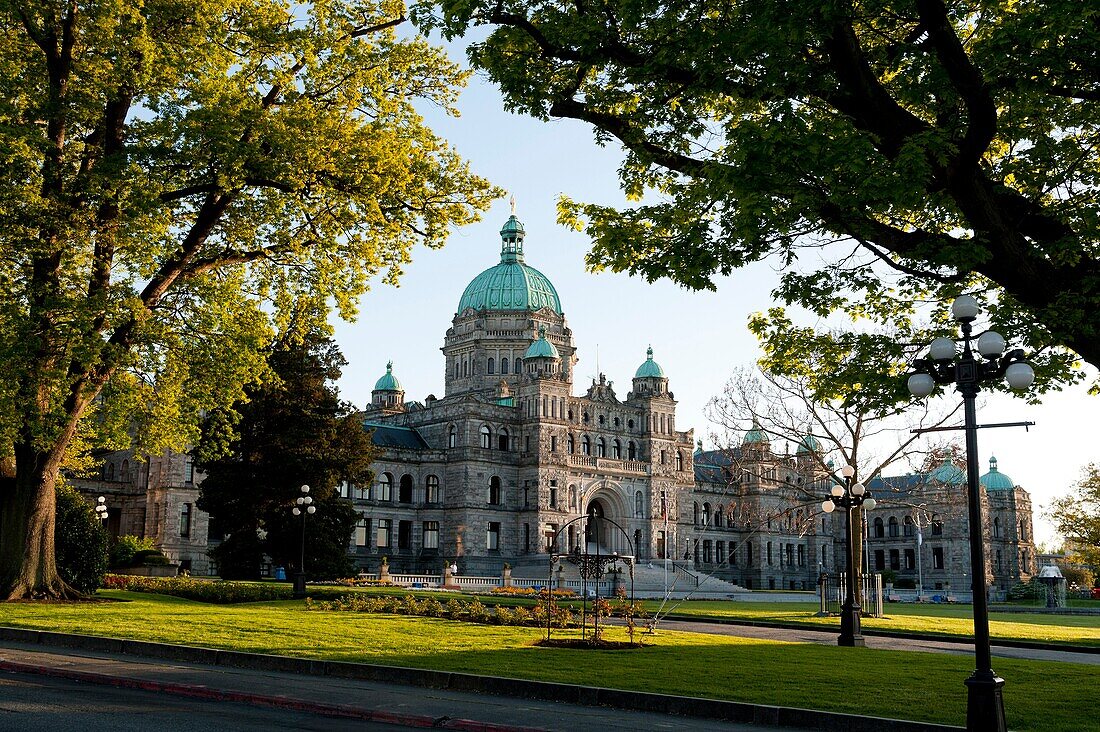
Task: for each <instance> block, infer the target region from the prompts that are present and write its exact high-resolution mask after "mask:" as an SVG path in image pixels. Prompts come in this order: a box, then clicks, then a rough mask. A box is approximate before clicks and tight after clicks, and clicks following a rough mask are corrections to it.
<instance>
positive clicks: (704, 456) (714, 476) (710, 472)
mask: <svg viewBox="0 0 1100 732" xmlns="http://www.w3.org/2000/svg"><path fill="white" fill-rule="evenodd" d="M740 458H741V450H740V449H739V448H734V449H732V450H707V451H705V452H696V453H695V457H694V459H693V463H692V467H694V468H695V480H696V482H699V483H723V484H725V483H729V482H730V481H731V480H736V479H738V478H740V477H741V476H740V474H738V475H731V474H730V470H731V467H732V465H733V461H734V460H735V459H737V460H740Z"/></svg>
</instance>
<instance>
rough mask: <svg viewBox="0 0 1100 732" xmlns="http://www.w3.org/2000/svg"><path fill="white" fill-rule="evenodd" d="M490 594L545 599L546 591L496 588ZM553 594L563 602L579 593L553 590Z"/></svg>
mask: <svg viewBox="0 0 1100 732" xmlns="http://www.w3.org/2000/svg"><path fill="white" fill-rule="evenodd" d="M489 594H491V595H500V596H502V597H534V596H535V595H538V596H539V597H542V598H545V597H546V589H545V588H543V589H538V590H536V589H535V588H534V587H494V588H493V589H492V590H491V591H490V592H489ZM552 594H553V595H554V597H556V598H560V599H563V600H566V599H572V598H574V597H576V596H577V593H576V592H573V590H566V589H559V590H552Z"/></svg>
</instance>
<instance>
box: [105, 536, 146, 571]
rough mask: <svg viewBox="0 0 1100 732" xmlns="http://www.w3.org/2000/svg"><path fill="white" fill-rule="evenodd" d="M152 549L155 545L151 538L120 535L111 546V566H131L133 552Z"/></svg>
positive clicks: (132, 563) (132, 564)
mask: <svg viewBox="0 0 1100 732" xmlns="http://www.w3.org/2000/svg"><path fill="white" fill-rule="evenodd" d="M153 549H155V547H154V546H153V540H152V539H142V538H138V537H136V536H133V535H130V534H127V535H125V536H120V537H118V539H117V540H116V541H115V543H114V546H112V547H111V566H112V567H132V566H134V555H135V554H137V553H138V552H141V551H149V550H153Z"/></svg>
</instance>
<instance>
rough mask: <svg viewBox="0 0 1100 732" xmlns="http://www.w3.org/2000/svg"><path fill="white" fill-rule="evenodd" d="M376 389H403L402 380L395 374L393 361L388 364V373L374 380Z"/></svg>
mask: <svg viewBox="0 0 1100 732" xmlns="http://www.w3.org/2000/svg"><path fill="white" fill-rule="evenodd" d="M374 390H375V391H401V382H400V381H398V380H397V377H396V376H394V375H393V361H390V362H388V363H387V364H386V373H384V374H382V378H380V379H379V380H378V381H376V382H374Z"/></svg>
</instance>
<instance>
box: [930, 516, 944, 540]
mask: <svg viewBox="0 0 1100 732" xmlns="http://www.w3.org/2000/svg"><path fill="white" fill-rule="evenodd" d="M942 535H943V521H937V520H936V519H932V536H942Z"/></svg>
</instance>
